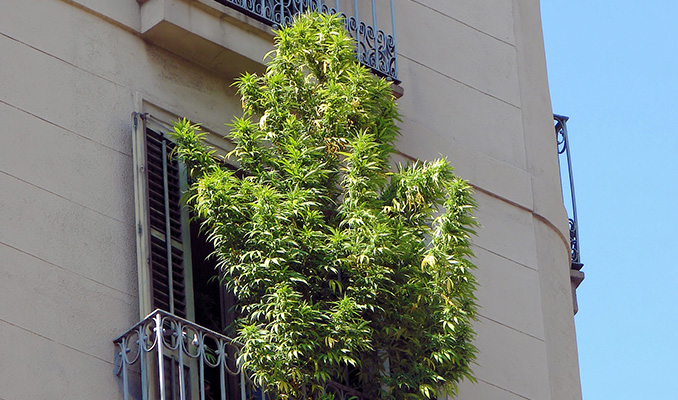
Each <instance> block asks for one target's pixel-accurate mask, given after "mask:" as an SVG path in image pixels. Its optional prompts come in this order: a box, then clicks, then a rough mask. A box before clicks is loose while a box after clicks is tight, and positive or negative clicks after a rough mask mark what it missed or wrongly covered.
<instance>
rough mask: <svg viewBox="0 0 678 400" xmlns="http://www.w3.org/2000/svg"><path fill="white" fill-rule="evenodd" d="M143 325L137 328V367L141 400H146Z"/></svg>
mask: <svg viewBox="0 0 678 400" xmlns="http://www.w3.org/2000/svg"><path fill="white" fill-rule="evenodd" d="M144 325H145V324H143V325H141V326H139V331H138V332H139V335H138V336H139V362H140V363H141V365H140V366H139V367H140V368H139V369H140V370H141V399H142V400H148V365H146V348H145V347H144V346H145V344H144V343H146V337H145V336H144Z"/></svg>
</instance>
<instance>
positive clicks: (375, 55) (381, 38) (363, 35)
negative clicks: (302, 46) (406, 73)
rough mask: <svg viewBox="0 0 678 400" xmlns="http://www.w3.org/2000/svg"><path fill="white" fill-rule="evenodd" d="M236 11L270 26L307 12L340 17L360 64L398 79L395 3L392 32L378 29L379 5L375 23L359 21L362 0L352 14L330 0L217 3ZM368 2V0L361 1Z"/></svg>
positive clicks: (221, 0)
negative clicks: (354, 45)
mask: <svg viewBox="0 0 678 400" xmlns="http://www.w3.org/2000/svg"><path fill="white" fill-rule="evenodd" d="M216 1H217V2H219V3H221V4H223V5H225V6H228V7H231V8H234V9H236V10H238V11H240V12H242V13H244V14H246V15H249V16H250V17H252V18H255V19H257V20H259V21H261V22H263V23H265V24H267V25H270V26H274V27H275V26H281V25H286V24H289V23H290V22H292V19H293V17H294V15H296V14H298V13H302V12H305V11H307V10H311V11H318V12H322V13H327V14H340V15H341V16H342V17H343V19H344V21H345V23H346V29H347V30H348V33H349V35H350V36H351V37H352V38H353V39H355V41H356V56H357V58H358V61H359V62H360V63H361V64H363V65H365V66H366V67H368V68H370V69H371V70H372V72H374V73H375V74H377V75H379V76H383V77H385V78H386V79H388V80H391V81H393V82H395V83H400V81H399V80H398V63H397V52H396V36H395V12H394V10H393V0H391V2H390V6H391V33H390V34H389V33H387V32H385V31H384V30H382V29H378V27H377V5H376V2H375V0H372V1H371V5H372V22H371V23H366V22H364V21H360V19H359V18H358V0H354V2H353V3H354V4H353V10H352V13H350V12H349V10H341V9H340V7H339V2H338V1H336V0H335V1H334V2H333V3H334V5H329V4H327V2H326V0H216ZM360 1H361V2H362V1H365V0H360Z"/></svg>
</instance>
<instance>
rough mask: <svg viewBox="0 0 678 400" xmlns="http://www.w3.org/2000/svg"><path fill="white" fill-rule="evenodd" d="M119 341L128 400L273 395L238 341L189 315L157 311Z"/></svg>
mask: <svg viewBox="0 0 678 400" xmlns="http://www.w3.org/2000/svg"><path fill="white" fill-rule="evenodd" d="M113 343H114V344H115V374H116V376H118V378H119V380H120V383H121V387H122V395H123V398H124V400H129V399H136V400H151V399H153V400H155V399H161V400H193V399H195V400H197V399H200V400H268V399H272V398H273V397H274V396H271V395H269V394H267V393H264V392H263V391H262V390H261V389H258V388H256V387H255V386H254V385H253V384H252V383H251V381H249V380H248V379H247V377H246V374H244V373H242V371H240V370H238V368H237V367H236V363H235V358H236V355H237V351H238V348H239V344H238V343H237V342H236V341H235V340H233V339H231V338H229V337H227V336H224V335H221V334H219V333H217V332H214V331H211V330H209V329H207V328H204V327H202V326H200V325H197V324H195V323H193V322H190V321H188V320H186V319H183V318H180V317H177V316H176V315H173V314H170V313H167V312H165V311H162V310H155V311H154V312H152V313H151V314H149V315H148V316H147V317H146V318H144V319H143V320H142V321H141V322H139V323H137V324H136V325H134V326H133V327H132V328H131V329H129V330H128V331H127V332H125V333H124V334H123V335H122V336H120V337H119V338H117V339H115V340H114V341H113ZM325 390H326V391H327V392H331V393H333V394H334V395H335V399H336V400H348V399H357V400H359V399H361V398H362V394H361V393H360V392H358V391H356V390H354V389H352V388H350V387H347V386H345V385H343V384H340V383H337V382H329V383H328V384H327V385H326V388H325Z"/></svg>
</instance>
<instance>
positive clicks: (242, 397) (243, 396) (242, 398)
mask: <svg viewBox="0 0 678 400" xmlns="http://www.w3.org/2000/svg"><path fill="white" fill-rule="evenodd" d="M240 400H247V393H246V392H245V371H244V370H242V369H241V370H240Z"/></svg>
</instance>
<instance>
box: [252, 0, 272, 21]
mask: <svg viewBox="0 0 678 400" xmlns="http://www.w3.org/2000/svg"><path fill="white" fill-rule="evenodd" d="M253 5H254V4H253ZM265 7H266V5H265V4H264V0H261V10H259V12H260V13H261V14H259V15H261V16H262V17H266V9H265ZM254 8H255V10H253V11H256V7H254ZM271 19H273V10H272V11H271Z"/></svg>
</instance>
